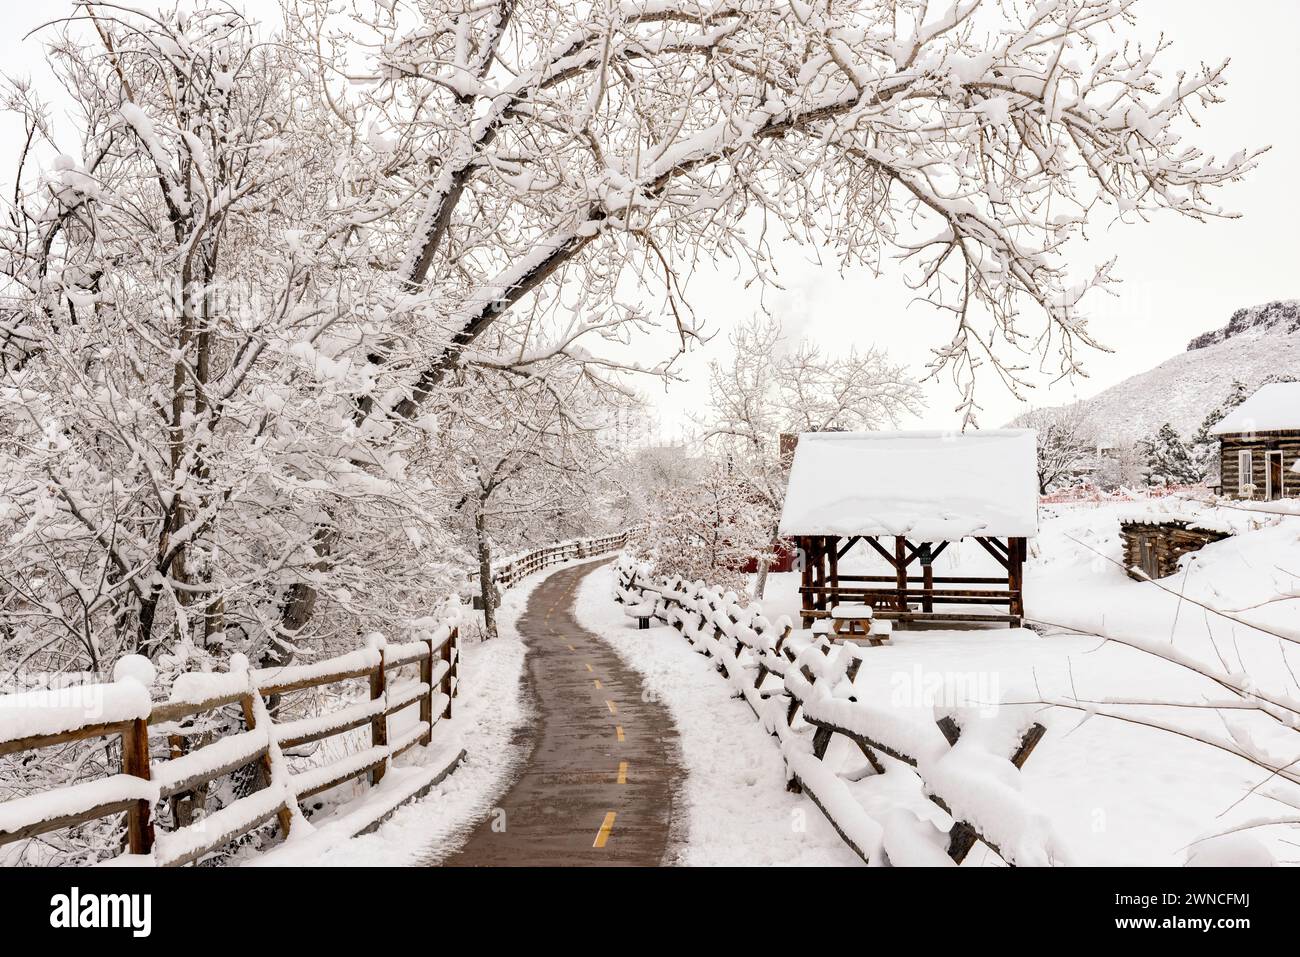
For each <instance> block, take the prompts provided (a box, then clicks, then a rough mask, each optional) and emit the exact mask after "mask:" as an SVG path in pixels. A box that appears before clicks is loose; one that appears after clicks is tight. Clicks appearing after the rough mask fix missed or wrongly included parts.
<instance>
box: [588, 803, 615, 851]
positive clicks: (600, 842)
mask: <svg viewBox="0 0 1300 957" xmlns="http://www.w3.org/2000/svg"><path fill="white" fill-rule="evenodd" d="M616 816H617V815H615V814H614V812H613V811H607V812H606V813H605V820H604V821H603V822H601V825H600V830H599V831H597V832H596V839H595V840H594V841H592V842H591V846H592V847H604V846H605V842H606V841H608V840H609V834H610V832H611V831H612V830H614V818H615V817H616Z"/></svg>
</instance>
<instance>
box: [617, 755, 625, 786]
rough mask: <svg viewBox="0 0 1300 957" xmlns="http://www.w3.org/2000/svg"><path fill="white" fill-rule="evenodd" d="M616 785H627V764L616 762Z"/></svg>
mask: <svg viewBox="0 0 1300 957" xmlns="http://www.w3.org/2000/svg"><path fill="white" fill-rule="evenodd" d="M618 783H619V784H627V762H626V761H620V762H618Z"/></svg>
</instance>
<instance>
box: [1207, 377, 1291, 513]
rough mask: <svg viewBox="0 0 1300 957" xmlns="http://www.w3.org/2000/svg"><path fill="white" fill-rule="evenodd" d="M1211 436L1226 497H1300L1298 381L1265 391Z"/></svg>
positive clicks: (1235, 411) (1233, 413) (1226, 418)
mask: <svg viewBox="0 0 1300 957" xmlns="http://www.w3.org/2000/svg"><path fill="white" fill-rule="evenodd" d="M1210 434H1211V435H1217V436H1218V437H1219V474H1220V476H1222V491H1223V494H1224V495H1226V496H1228V497H1229V498H1236V499H1258V500H1264V501H1269V500H1272V499H1279V498H1294V497H1296V496H1298V495H1300V382H1274V383H1271V384H1269V385H1265V386H1261V387H1260V389H1259V390H1258V391H1257V392H1256V393H1255V394H1254V395H1252V396H1251V397H1250V398H1249V399H1247V400H1246V401H1245V402H1243V403H1242V404H1241V405H1239V406H1237V408H1235V409H1233V410H1232V411H1231V412H1229V413H1228V414H1227V415H1226V416H1224V417H1223V419H1222V420H1221V421H1220V422H1219V424H1218V425H1216V426H1214V428H1212V429H1211V430H1210Z"/></svg>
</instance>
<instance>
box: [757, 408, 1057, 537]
mask: <svg viewBox="0 0 1300 957" xmlns="http://www.w3.org/2000/svg"><path fill="white" fill-rule="evenodd" d="M780 532H781V534H782V535H791V536H793V535H838V536H841V537H843V536H848V535H905V536H907V537H908V538H911V539H913V540H916V541H929V542H940V541H954V540H956V539H959V538H965V537H967V536H971V535H994V536H999V537H1001V536H1025V537H1029V536H1033V535H1035V534H1037V532H1038V469H1037V443H1036V437H1035V433H1034V430H1033V429H988V430H983V431H976V432H964V433H954V432H806V433H804V434H802V435H800V436H799V445H798V447H797V448H796V449H795V454H794V463H793V464H792V465H791V468H790V482H789V486H788V488H787V490H786V496H785V507H784V508H783V509H782V511H781V525H780Z"/></svg>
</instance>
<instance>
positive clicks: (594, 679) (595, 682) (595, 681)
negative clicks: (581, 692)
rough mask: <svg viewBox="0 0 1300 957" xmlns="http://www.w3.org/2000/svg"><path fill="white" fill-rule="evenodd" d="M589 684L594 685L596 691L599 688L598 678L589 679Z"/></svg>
mask: <svg viewBox="0 0 1300 957" xmlns="http://www.w3.org/2000/svg"><path fill="white" fill-rule="evenodd" d="M591 683H592V684H594V685H595V686H596V688H597V689H599V688H600V679H599V678H592V679H591Z"/></svg>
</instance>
